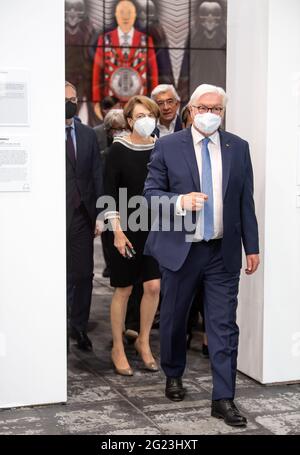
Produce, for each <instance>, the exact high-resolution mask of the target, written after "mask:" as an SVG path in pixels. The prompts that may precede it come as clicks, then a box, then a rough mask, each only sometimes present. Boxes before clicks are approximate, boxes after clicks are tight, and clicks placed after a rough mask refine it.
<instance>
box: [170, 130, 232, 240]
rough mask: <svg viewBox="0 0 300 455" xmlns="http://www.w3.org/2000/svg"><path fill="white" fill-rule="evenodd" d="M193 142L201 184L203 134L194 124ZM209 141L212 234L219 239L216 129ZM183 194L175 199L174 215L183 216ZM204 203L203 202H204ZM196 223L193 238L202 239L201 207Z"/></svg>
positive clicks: (219, 172) (220, 203)
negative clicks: (212, 204)
mask: <svg viewBox="0 0 300 455" xmlns="http://www.w3.org/2000/svg"><path fill="white" fill-rule="evenodd" d="M191 132H192V137H193V144H194V149H195V154H196V160H197V165H198V171H199V178H200V184H201V174H202V154H201V152H202V140H203V139H204V138H205V136H203V134H201V133H200V132H199V131H197V130H196V128H195V127H194V126H192V129H191ZM209 138H210V142H209V143H208V150H209V156H210V162H211V169H212V181H213V195H214V235H213V237H212V238H213V239H220V238H222V237H223V194H222V154H221V143H220V135H219V132H218V131H216V132H215V133H214V134H212V135H211V136H209ZM182 196H183V195H180V196H179V197H178V199H177V201H176V215H181V216H185V215H186V210H183V209H182V208H181V199H182ZM204 204H205V202H204ZM201 212H202V213H200V216H199V219H198V223H197V226H196V232H195V235H194V240H197V241H201V240H203V223H204V221H203V209H202V210H201Z"/></svg>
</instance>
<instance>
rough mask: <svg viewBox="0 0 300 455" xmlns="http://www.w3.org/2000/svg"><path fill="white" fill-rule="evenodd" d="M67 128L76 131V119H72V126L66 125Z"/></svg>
mask: <svg viewBox="0 0 300 455" xmlns="http://www.w3.org/2000/svg"><path fill="white" fill-rule="evenodd" d="M66 128H72V130H74V129H75V122H74V117H73V118H72V122H71V125H66Z"/></svg>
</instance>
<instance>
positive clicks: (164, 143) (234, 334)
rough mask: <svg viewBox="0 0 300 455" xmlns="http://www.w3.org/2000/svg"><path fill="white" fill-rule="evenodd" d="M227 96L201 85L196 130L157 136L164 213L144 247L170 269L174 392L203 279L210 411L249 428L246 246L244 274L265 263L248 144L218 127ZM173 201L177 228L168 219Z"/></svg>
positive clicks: (178, 394)
mask: <svg viewBox="0 0 300 455" xmlns="http://www.w3.org/2000/svg"><path fill="white" fill-rule="evenodd" d="M226 101H227V96H226V94H225V92H224V90H223V89H222V88H220V87H216V86H212V85H207V84H203V85H200V86H199V87H198V88H197V89H196V90H195V92H194V93H193V94H192V96H191V99H190V102H189V109H190V114H191V119H192V126H191V128H187V129H185V130H182V131H179V132H178V133H175V134H172V135H169V136H167V137H163V138H162V139H159V140H158V141H156V144H155V148H154V150H153V153H152V157H151V161H150V163H149V166H148V169H149V173H148V177H147V179H146V182H145V190H144V195H145V196H146V198H147V200H148V203H149V204H150V205H151V201H152V202H153V205H152V207H153V206H154V204H156V205H157V198H159V199H160V202H161V207H162V210H160V214H161V213H162V216H161V217H160V218H158V221H159V223H156V228H157V229H153V230H152V231H151V232H150V233H149V236H148V239H147V243H146V246H145V254H150V255H152V256H153V257H154V258H155V259H156V260H157V261H158V262H159V265H160V269H161V273H162V284H161V286H162V296H163V297H162V303H161V311H160V337H161V351H160V352H161V366H162V369H163V370H164V373H165V375H166V378H167V380H166V391H165V393H166V396H167V398H169V399H170V400H173V401H181V400H183V399H184V396H185V389H184V387H183V385H182V376H183V373H184V370H185V365H186V321H187V316H188V313H189V309H190V306H191V302H192V300H193V297H194V294H195V291H196V289H197V287H198V286H199V284H201V283H202V285H203V299H204V314H205V323H206V333H207V337H208V349H209V354H210V360H211V368H212V379H213V391H212V408H211V415H212V416H213V417H216V418H220V419H224V421H225V423H226V424H228V425H231V426H246V425H247V419H246V417H244V416H243V415H242V414H241V413H240V411H239V410H238V409H237V407H236V406H235V403H234V401H233V400H234V395H235V383H236V368H237V351H238V337H239V328H238V326H237V324H236V309H237V295H238V287H239V279H240V269H241V266H242V261H241V259H242V248H241V244H242V243H243V246H244V250H245V253H246V259H247V268H246V270H245V272H246V274H247V275H251V274H253V273H254V272H255V271H256V270H257V268H258V265H259V246H258V228H257V221H256V216H255V209H254V201H253V174H252V165H251V159H250V153H249V145H248V143H247V142H246V141H245V140H243V139H241V138H240V137H238V136H235V135H233V134H231V133H228V132H225V131H221V130H220V129H219V127H220V124H221V121H222V118H223V116H224V109H225V105H226ZM166 201H168V202H169V204H168V205H166ZM164 207H165V208H168V210H169V212H168V213H169V215H168V220H169V229H164V226H163V224H164V219H165V218H166V217H167V212H166V210H165V209H164ZM170 208H171V210H170ZM178 228H179V229H178Z"/></svg>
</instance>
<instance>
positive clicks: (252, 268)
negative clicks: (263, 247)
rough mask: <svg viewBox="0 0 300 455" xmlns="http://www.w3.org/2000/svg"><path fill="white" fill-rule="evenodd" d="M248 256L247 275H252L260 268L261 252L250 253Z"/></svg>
mask: <svg viewBox="0 0 300 455" xmlns="http://www.w3.org/2000/svg"><path fill="white" fill-rule="evenodd" d="M246 258H247V268H246V269H245V272H246V275H252V274H253V273H255V272H256V270H257V269H258V266H259V263H260V260H259V254H249V255H248V256H246Z"/></svg>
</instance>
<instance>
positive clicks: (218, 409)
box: [211, 400, 247, 427]
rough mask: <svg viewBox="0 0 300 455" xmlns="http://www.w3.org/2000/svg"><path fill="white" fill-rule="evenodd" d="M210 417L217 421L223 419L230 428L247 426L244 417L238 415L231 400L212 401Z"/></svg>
mask: <svg viewBox="0 0 300 455" xmlns="http://www.w3.org/2000/svg"><path fill="white" fill-rule="evenodd" d="M211 415H212V417H216V418H217V419H223V420H224V422H225V423H226V424H227V425H230V426H231V427H245V426H246V425H247V419H246V417H244V416H243V415H242V414H241V413H240V411H239V410H238V408H237V407H236V405H235V404H234V401H233V400H213V401H212V404H211Z"/></svg>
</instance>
